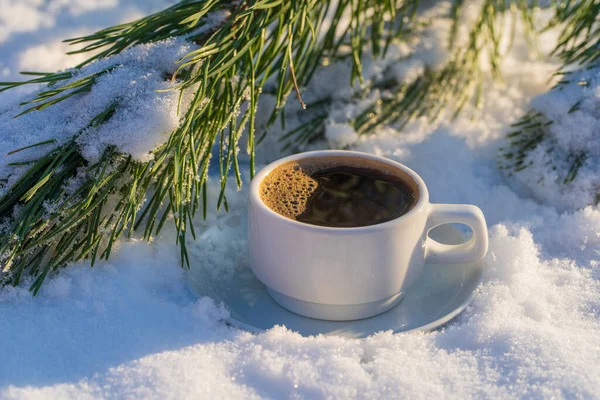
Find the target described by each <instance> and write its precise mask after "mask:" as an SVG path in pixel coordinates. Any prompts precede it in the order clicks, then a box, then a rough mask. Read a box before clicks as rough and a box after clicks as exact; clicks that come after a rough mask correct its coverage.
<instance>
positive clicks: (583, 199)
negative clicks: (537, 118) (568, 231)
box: [508, 67, 600, 210]
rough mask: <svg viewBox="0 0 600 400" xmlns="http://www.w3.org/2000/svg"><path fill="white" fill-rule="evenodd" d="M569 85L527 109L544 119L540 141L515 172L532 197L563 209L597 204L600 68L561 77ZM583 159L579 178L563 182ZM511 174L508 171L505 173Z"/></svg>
mask: <svg viewBox="0 0 600 400" xmlns="http://www.w3.org/2000/svg"><path fill="white" fill-rule="evenodd" d="M564 79H565V80H568V81H569V83H568V84H564V85H560V86H559V87H558V88H556V89H554V90H552V91H550V92H548V93H545V94H542V95H540V96H538V97H536V98H535V99H534V100H533V101H532V102H531V106H532V109H533V111H536V112H539V113H541V114H542V115H543V117H542V121H543V122H550V121H551V122H552V124H551V125H548V126H547V127H545V128H544V138H543V139H542V141H541V142H540V143H539V144H538V145H537V146H536V147H535V148H534V149H533V150H532V151H531V152H530V153H529V154H528V155H527V156H526V157H525V159H524V165H528V167H527V168H525V169H523V170H522V171H518V172H516V173H514V174H513V177H511V179H514V180H515V181H516V183H517V184H522V185H525V186H526V187H527V188H529V189H530V190H531V193H532V195H533V196H535V197H536V198H537V199H538V200H540V201H543V202H545V203H547V204H552V205H554V206H556V207H559V208H560V209H563V210H573V209H577V208H581V207H585V206H586V205H588V204H597V203H598V202H600V67H596V68H593V69H584V70H583V71H578V72H576V73H573V74H571V75H568V76H565V78H564ZM578 157H582V161H581V166H580V167H579V169H578V171H577V175H576V176H575V177H574V179H573V180H572V181H571V182H569V184H568V185H565V184H564V181H565V179H566V178H567V176H568V173H569V171H570V170H571V168H572V165H573V164H574V163H575V162H576V160H577V158H578ZM508 172H510V170H509V171H508Z"/></svg>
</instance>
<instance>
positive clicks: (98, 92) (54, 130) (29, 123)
mask: <svg viewBox="0 0 600 400" xmlns="http://www.w3.org/2000/svg"><path fill="white" fill-rule="evenodd" d="M191 46H192V44H190V43H189V42H186V40H185V39H184V38H171V39H167V40H164V41H161V42H157V43H152V44H144V45H139V46H135V47H133V48H131V49H128V50H126V51H124V52H123V53H121V54H118V55H115V56H112V57H109V58H106V59H102V60H99V61H96V62H94V63H92V64H90V65H88V66H85V67H83V68H81V69H80V70H71V72H72V74H73V76H72V78H70V79H69V80H66V81H63V82H61V83H60V84H59V85H56V87H62V86H64V85H67V84H69V83H71V82H74V81H76V80H78V79H81V78H82V77H84V76H89V75H92V74H95V73H100V75H99V77H98V78H96V80H95V83H94V85H93V87H92V89H91V90H90V91H88V92H86V93H83V94H78V95H74V96H71V97H69V98H67V99H65V100H63V101H61V102H59V103H56V104H54V105H53V106H51V107H48V108H45V109H42V110H38V111H33V112H29V113H26V114H23V115H21V116H19V117H17V118H14V117H15V116H16V115H18V114H19V113H21V112H23V111H24V109H25V108H24V107H27V106H20V105H14V106H12V107H8V108H7V109H5V110H2V111H0V126H1V127H2V140H0V154H2V155H6V154H7V153H9V152H11V151H13V150H15V149H19V148H22V147H25V146H29V145H32V144H35V143H39V142H42V141H48V140H55V141H56V143H55V144H48V145H44V146H37V147H34V148H31V149H27V150H25V151H20V152H18V153H15V154H11V155H8V156H3V157H0V179H3V178H4V179H6V178H8V177H9V176H10V179H9V182H8V185H6V186H5V187H10V186H11V185H10V183H11V182H14V181H15V180H16V179H17V178H18V176H19V175H20V173H19V170H21V171H24V170H25V169H26V168H27V165H25V166H22V167H18V168H15V167H13V166H10V165H8V164H10V163H20V162H27V161H30V160H35V159H37V158H39V157H40V156H41V155H43V154H46V153H47V152H48V151H49V150H50V149H51V148H52V146H56V145H57V144H63V143H65V142H67V141H68V140H70V139H72V138H73V137H75V136H77V135H79V136H78V138H77V142H78V144H79V147H80V151H81V154H82V155H83V156H84V157H85V158H86V159H87V160H88V161H90V162H94V161H97V160H98V159H99V157H100V156H101V155H102V153H103V152H104V150H105V149H106V148H107V147H108V146H114V147H115V148H116V149H117V150H118V151H119V152H123V153H128V154H131V155H132V156H133V158H134V159H136V160H139V161H149V160H151V159H152V157H153V156H152V154H151V151H152V150H153V149H155V148H157V147H158V146H160V145H161V144H163V143H164V142H165V141H166V140H168V138H169V134H170V132H171V131H173V130H174V129H175V128H176V127H177V126H178V125H179V122H180V118H181V115H182V114H183V113H184V112H185V110H186V108H187V106H189V98H188V96H184V97H183V99H182V102H181V106H180V109H179V112H178V101H179V91H178V90H172V91H171V90H166V91H165V89H169V88H170V87H171V86H173V85H174V84H173V83H171V82H170V80H169V79H168V77H167V74H169V73H172V72H173V71H174V70H175V68H176V65H177V64H176V61H177V60H178V59H179V58H181V57H182V56H184V55H185V54H187V53H188V52H189V51H190V49H191ZM103 71H105V72H103ZM51 88H54V87H51ZM51 88H49V89H51ZM25 100H28V99H25ZM113 103H116V104H117V107H116V109H115V113H114V114H113V116H112V117H111V118H110V119H109V120H108V121H106V122H105V123H103V124H101V125H100V126H98V127H91V128H88V126H89V123H90V120H92V119H93V118H94V117H95V116H96V115H98V114H99V113H101V112H103V111H104V110H106V109H107V108H108V107H109V106H110V105H111V104H113Z"/></svg>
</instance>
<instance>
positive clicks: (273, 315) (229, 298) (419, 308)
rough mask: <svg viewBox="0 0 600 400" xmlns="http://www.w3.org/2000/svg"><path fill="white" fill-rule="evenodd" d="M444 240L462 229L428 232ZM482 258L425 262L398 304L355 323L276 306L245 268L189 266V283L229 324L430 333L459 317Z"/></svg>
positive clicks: (312, 331)
mask: <svg viewBox="0 0 600 400" xmlns="http://www.w3.org/2000/svg"><path fill="white" fill-rule="evenodd" d="M430 235H431V236H432V237H433V238H435V239H436V240H438V241H440V242H442V243H446V244H458V243H461V242H463V241H464V235H463V233H462V232H461V231H459V230H458V229H456V228H454V227H452V226H450V225H443V226H441V227H439V228H436V229H435V230H434V231H432V232H431V234H430ZM483 267H484V264H483V261H480V262H476V263H470V264H426V265H425V267H424V270H423V274H422V275H421V277H420V278H419V280H418V281H417V282H416V283H415V284H414V286H411V287H410V288H409V289H408V290H407V292H406V295H405V296H404V299H402V301H401V302H400V303H399V304H398V305H397V306H395V307H394V308H392V309H390V310H389V311H386V312H385V313H383V314H380V315H377V316H375V317H371V318H367V319H362V320H357V321H340V322H338V321H323V320H317V319H312V318H307V317H302V316H300V315H298V314H294V313H293V312H291V311H288V310H286V309H284V308H283V307H281V306H280V305H278V304H277V303H276V302H275V301H274V300H273V299H272V298H271V296H269V294H268V293H267V289H266V287H265V286H264V285H263V284H262V283H261V282H260V281H259V280H258V279H257V278H256V277H255V276H254V274H253V273H252V271H251V270H250V269H249V268H248V267H247V266H240V267H239V269H237V270H236V271H235V272H234V274H233V277H232V278H231V279H217V278H211V275H210V274H209V273H207V272H206V271H203V270H201V269H200V268H195V269H194V267H193V265H192V268H191V269H190V270H188V274H187V275H188V283H189V286H190V288H191V290H192V291H193V292H195V293H196V294H197V295H199V296H210V297H212V298H213V299H214V300H215V302H217V303H219V302H222V303H223V304H224V305H225V307H226V308H227V309H228V311H229V314H230V317H229V319H228V320H227V321H226V323H228V324H230V325H233V326H236V327H238V328H241V329H244V330H248V331H251V332H257V333H258V332H263V331H265V330H267V329H270V328H272V327H273V326H275V325H284V326H286V327H287V328H289V329H291V330H293V331H296V332H299V333H300V334H302V335H304V336H309V335H317V334H323V335H338V336H345V337H351V338H362V337H366V336H369V335H371V334H373V333H376V332H380V331H388V330H391V331H393V332H394V333H396V332H408V331H413V330H420V331H430V330H433V329H436V328H439V327H440V326H442V325H444V324H445V323H447V322H448V321H450V320H451V319H452V318H454V317H455V316H457V315H458V314H459V313H460V312H461V311H462V310H463V309H464V308H465V307H466V306H467V304H469V302H470V301H471V298H472V297H473V293H474V292H475V289H477V287H478V286H479V284H480V283H481V281H482V279H483Z"/></svg>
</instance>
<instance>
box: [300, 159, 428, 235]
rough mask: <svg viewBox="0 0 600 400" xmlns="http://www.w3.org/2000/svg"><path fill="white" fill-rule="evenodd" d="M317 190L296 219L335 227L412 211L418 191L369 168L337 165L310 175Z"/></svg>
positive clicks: (371, 223) (354, 224)
mask: <svg viewBox="0 0 600 400" xmlns="http://www.w3.org/2000/svg"><path fill="white" fill-rule="evenodd" d="M310 176H311V177H312V178H313V179H314V180H315V181H316V189H315V190H314V192H312V194H311V195H310V196H308V198H307V199H306V204H305V207H304V211H303V212H302V213H301V214H299V215H297V216H296V220H297V221H300V222H304V223H306V224H312V225H320V226H331V227H358V226H367V225H374V224H380V223H382V222H386V221H390V220H392V219H395V218H398V217H399V216H401V215H403V214H405V213H406V212H408V211H409V210H410V209H411V208H412V207H413V205H414V204H415V202H416V199H415V194H414V193H413V191H412V190H411V188H409V187H408V185H406V183H404V182H403V181H402V180H401V179H399V178H396V177H393V176H389V175H384V174H382V173H381V172H379V171H377V170H373V169H368V168H354V167H344V166H341V167H335V168H329V169H325V170H321V171H317V172H315V173H312V174H311V175H310Z"/></svg>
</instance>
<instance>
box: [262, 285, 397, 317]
mask: <svg viewBox="0 0 600 400" xmlns="http://www.w3.org/2000/svg"><path fill="white" fill-rule="evenodd" d="M267 292H268V293H269V295H270V296H271V298H272V299H273V300H275V302H276V303H277V304H279V305H280V306H281V307H283V308H285V309H287V310H289V311H291V312H293V313H296V314H299V315H302V316H304V317H309V318H314V319H322V320H326V321H354V320H357V319H365V318H370V317H374V316H376V315H379V314H382V313H384V312H386V311H387V310H389V309H391V308H393V307H394V306H396V305H397V304H398V303H400V301H401V300H402V298H403V297H404V293H405V292H401V293H398V294H395V295H393V296H390V297H388V298H385V299H382V300H377V301H373V302H370V303H362V304H344V305H339V304H320V303H312V302H309V301H304V300H299V299H295V298H293V297H289V296H286V295H284V294H282V293H279V292H277V291H276V290H273V289H271V288H269V287H267Z"/></svg>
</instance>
